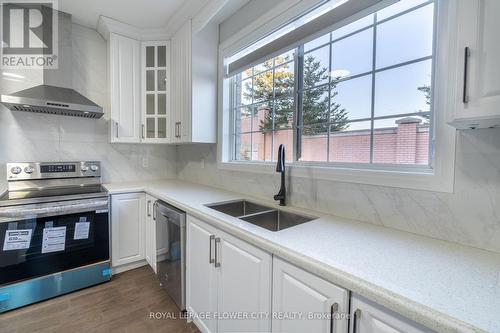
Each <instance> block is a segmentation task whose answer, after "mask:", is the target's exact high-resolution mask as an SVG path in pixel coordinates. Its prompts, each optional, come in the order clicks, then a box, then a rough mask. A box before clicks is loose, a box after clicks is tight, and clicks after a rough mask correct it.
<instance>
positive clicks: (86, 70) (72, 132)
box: [0, 24, 176, 186]
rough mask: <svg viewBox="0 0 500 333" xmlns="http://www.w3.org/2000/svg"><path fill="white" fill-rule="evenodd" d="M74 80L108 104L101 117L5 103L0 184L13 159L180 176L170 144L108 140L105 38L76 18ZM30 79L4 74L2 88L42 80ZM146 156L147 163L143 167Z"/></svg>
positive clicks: (124, 175) (118, 174) (122, 177)
mask: <svg viewBox="0 0 500 333" xmlns="http://www.w3.org/2000/svg"><path fill="white" fill-rule="evenodd" d="M72 29H73V86H74V88H75V89H76V90H78V91H79V92H80V93H82V94H83V95H84V96H86V97H87V98H90V99H91V100H92V101H94V102H96V103H97V104H99V105H101V106H103V107H104V109H105V112H106V115H105V116H104V117H102V118H101V119H98V120H96V119H82V118H76V117H64V116H54V115H45V114H35V113H25V112H11V111H10V110H8V109H7V108H5V107H4V106H3V105H0V142H1V146H0V186H1V185H5V182H6V169H5V163H6V162H11V161H75V160H76V161H79V160H98V161H101V162H102V172H103V181H104V182H109V181H126V180H135V179H158V178H175V176H176V174H175V172H176V165H175V160H176V149H175V147H173V146H165V145H130V144H110V143H109V134H108V128H109V114H108V113H109V109H108V84H107V77H106V73H107V54H106V52H107V51H106V41H105V40H104V39H103V38H102V37H101V36H100V35H99V34H98V33H97V32H96V31H95V30H92V29H88V28H85V27H82V26H80V25H76V24H73V25H72ZM19 74H24V75H29V78H28V80H20V81H12V80H8V79H7V78H5V77H3V76H2V77H1V78H0V93H1V94H9V93H13V92H16V91H19V90H22V89H26V88H30V87H32V86H35V85H37V84H40V83H41V76H40V73H29V72H26V71H25V73H19ZM144 157H147V159H148V167H147V168H143V167H142V160H143V158H144Z"/></svg>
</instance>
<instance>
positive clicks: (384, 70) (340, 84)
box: [219, 0, 455, 192]
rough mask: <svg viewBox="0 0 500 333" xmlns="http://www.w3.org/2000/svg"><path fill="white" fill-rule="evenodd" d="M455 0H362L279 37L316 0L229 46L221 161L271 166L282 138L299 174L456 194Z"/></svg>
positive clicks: (238, 166) (245, 167)
mask: <svg viewBox="0 0 500 333" xmlns="http://www.w3.org/2000/svg"><path fill="white" fill-rule="evenodd" d="M331 2H332V1H329V2H326V3H327V4H328V3H331ZM333 3H337V4H338V3H341V4H349V3H350V2H349V1H337V2H335V1H333ZM356 3H357V4H360V3H362V2H356V1H354V4H356ZM372 3H373V2H372ZM385 3H387V2H385ZM450 3H451V2H449V1H447V0H401V1H398V2H396V3H394V4H391V5H389V6H386V7H378V8H376V9H374V10H372V9H373V8H365V9H366V10H362V11H361V12H357V13H354V14H352V16H351V17H347V19H346V18H344V19H342V20H341V21H339V22H337V23H335V24H332V25H330V26H331V28H330V29H328V30H327V29H322V30H321V31H319V32H318V33H313V34H310V35H309V36H311V37H310V38H308V37H305V36H304V35H302V37H301V39H300V40H299V41H298V42H295V43H293V45H291V46H290V47H286V46H283V41H282V39H283V38H282V36H284V35H285V37H286V35H287V34H290V31H292V34H293V33H294V31H295V30H294V29H297V30H300V26H301V24H305V23H307V22H309V21H311V20H314V19H315V17H318V16H320V15H322V14H323V13H324V12H325V10H322V8H321V7H318V8H317V12H316V13H318V12H319V13H320V14H316V16H315V17H312V18H311V15H313V16H314V15H315V13H314V10H313V11H311V12H310V13H307V14H305V15H303V14H300V13H298V12H297V13H295V15H296V16H295V17H299V18H298V19H295V21H294V20H291V21H290V20H289V21H288V22H285V23H282V24H281V26H280V25H279V23H276V24H277V26H278V28H277V29H276V30H274V32H272V33H271V34H267V35H261V36H263V37H257V39H254V40H257V41H256V42H254V43H249V44H246V46H244V45H245V44H243V43H245V42H244V41H243V42H240V44H238V42H233V43H234V44H235V45H232V44H228V46H225V45H222V46H221V50H222V52H221V54H222V58H221V61H222V65H224V69H225V71H224V72H225V73H224V74H223V89H222V91H223V93H222V101H223V102H222V103H223V104H222V110H221V112H222V118H221V119H222V123H221V128H222V131H221V135H222V136H221V144H220V146H221V150H220V153H219V166H220V167H222V168H226V169H231V170H241V171H251V172H271V171H272V168H270V167H271V166H272V165H273V164H274V162H275V161H276V159H277V150H278V147H279V145H280V144H284V145H285V147H286V160H287V163H288V165H289V166H290V168H291V170H292V174H295V175H296V176H303V177H312V178H318V179H331V180H340V181H347V182H357V183H365V184H375V185H385V186H395V187H404V188H416V189H432V190H437V191H445V192H449V191H451V189H452V188H453V176H454V170H453V166H454V149H455V148H454V147H455V132H454V131H453V130H452V129H451V128H448V126H447V125H446V112H447V111H446V110H447V101H448V100H449V99H450V98H454V96H452V93H451V89H450V88H449V87H448V83H447V82H449V80H450V79H449V78H448V77H447V76H448V75H449V73H451V69H452V68H451V67H452V66H453V64H448V63H447V62H446V61H444V59H447V54H448V53H449V52H450V51H449V49H450V47H449V45H448V44H447V43H448V42H447V41H449V40H451V37H450V34H451V32H449V31H447V30H446V21H447V20H448V19H449V17H450V15H452V14H451V11H450V10H449V6H450ZM334 10H335V9H333V10H332V11H334ZM341 12H342V11H341ZM311 13H312V14H311ZM291 15H292V14H291ZM301 15H302V16H301ZM307 15H309V17H306V16H307ZM304 17H305V18H304ZM320 18H321V17H320ZM440 18H443V19H440ZM290 22H291V23H290ZM304 22H305V23H304ZM344 22H346V23H344ZM260 24H262V23H260ZM255 29H258V27H257V25H256V27H255ZM303 30H307V29H303ZM300 33H301V32H298V33H297V34H298V35H300ZM243 39H245V38H243ZM284 39H286V38H284ZM292 39H293V37H292ZM246 43H248V42H246ZM273 43H274V44H275V45H273ZM280 43H282V44H280ZM238 45H239V46H238ZM249 45H250V46H249ZM269 50H271V51H269ZM268 51H269V52H268ZM265 54H268V55H269V56H267V57H266V56H265ZM252 57H253V59H252ZM438 66H439V67H438ZM435 73H439V75H438V74H435ZM436 91H440V92H441V94H440V95H439V96H435V92H436ZM435 109H436V112H435ZM437 138H439V141H438V140H437ZM268 169H269V170H271V171H269V170H268Z"/></svg>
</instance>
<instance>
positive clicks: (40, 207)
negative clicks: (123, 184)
mask: <svg viewBox="0 0 500 333" xmlns="http://www.w3.org/2000/svg"><path fill="white" fill-rule="evenodd" d="M108 209H109V205H108V198H93V199H83V200H70V201H59V202H52V203H42V204H33V205H20V206H12V207H2V208H0V246H1V248H0V271H1V273H2V274H0V286H5V285H8V284H11V283H15V282H19V281H22V280H26V279H31V278H36V277H41V276H44V275H49V274H53V273H57V272H62V271H66V270H69V269H73V268H77V267H81V266H85V265H89V264H94V263H98V262H102V261H106V260H109V221H108Z"/></svg>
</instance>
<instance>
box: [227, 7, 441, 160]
mask: <svg viewBox="0 0 500 333" xmlns="http://www.w3.org/2000/svg"><path fill="white" fill-rule="evenodd" d="M434 2H435V0H429V1H426V2H423V3H421V4H418V5H416V6H414V7H411V8H408V9H406V10H403V11H401V12H399V13H396V14H394V15H391V16H389V17H386V18H384V19H382V20H380V21H377V12H375V13H373V14H371V15H373V23H372V24H370V25H368V26H365V27H362V28H360V29H357V30H355V31H352V32H350V33H347V34H345V35H342V36H341V37H339V38H336V39H333V31H332V32H330V33H329V42H327V43H324V44H321V45H318V46H316V47H314V48H311V49H308V50H307V52H304V48H303V45H301V46H299V47H298V48H296V49H295V57H294V58H292V60H288V61H285V62H283V63H280V64H279V65H276V57H275V58H273V59H272V60H273V66H272V72H273V73H272V74H273V86H272V89H273V91H272V100H265V101H259V102H255V101H254V100H253V97H254V93H253V88H254V82H252V103H251V104H248V105H239V106H238V105H234V106H233V109H234V108H236V109H238V108H239V109H241V108H243V107H255V106H257V105H258V104H262V103H265V102H269V103H270V102H271V101H272V102H273V103H271V110H272V128H271V130H270V131H269V132H271V133H272V143H271V147H272V149H271V160H272V161H274V148H275V147H274V142H275V133H276V132H277V131H280V129H277V128H276V124H275V115H276V103H274V101H275V100H276V95H275V93H276V92H275V88H276V85H275V79H276V77H275V70H276V67H278V66H283V65H285V64H288V65H289V64H291V63H294V83H295V84H294V96H295V98H294V109H295V111H294V119H293V124H292V128H287V129H286V130H292V131H293V132H294V133H295V134H294V135H293V139H294V140H293V141H294V158H293V160H294V161H295V162H297V161H299V159H300V153H301V147H300V146H301V143H300V142H301V137H302V132H301V130H302V129H303V128H304V127H314V126H326V127H327V154H326V155H327V157H326V158H327V161H326V162H327V163H329V164H332V162H330V136H331V126H332V125H335V124H337V123H336V122H335V121H332V112H331V105H332V98H331V95H332V89H331V85H332V76H331V75H329V76H328V82H326V83H323V84H319V85H317V86H312V87H307V88H303V86H301V85H300V81H301V80H303V72H302V73H301V69H300V68H299V69H297V67H300V66H302V67H303V59H304V55H305V54H308V53H312V52H314V51H316V50H319V49H321V48H323V47H325V46H327V45H328V49H329V56H328V58H329V63H328V73H330V72H331V71H332V48H333V44H334V43H336V42H339V41H341V40H343V39H346V38H349V37H351V36H354V35H356V34H359V33H360V32H362V31H365V30H368V29H371V28H373V44H372V68H371V70H370V71H367V72H362V73H358V74H355V75H349V76H347V77H342V78H340V79H338V80H335V81H336V84H339V83H342V82H346V81H350V80H353V79H356V78H360V77H363V76H367V75H371V76H372V84H371V110H370V112H371V117H370V118H359V119H352V120H351V119H348V120H347V122H348V123H349V124H350V123H359V122H363V121H370V123H371V126H370V162H369V164H374V163H373V151H374V127H375V121H376V120H384V119H390V118H400V117H408V116H429V117H430V119H432V114H433V107H432V100H433V97H432V96H433V95H432V94H431V106H430V109H429V111H418V112H413V113H400V114H390V115H386V116H378V117H376V116H375V92H376V90H375V89H376V87H375V81H376V74H377V73H380V72H383V71H387V70H391V69H395V68H399V67H405V66H408V65H411V64H415V63H420V62H424V61H427V60H431V62H432V65H431V73H432V78H431V91H433V86H434V79H433V78H434V62H435V59H434V50H435V43H436V38H435V36H436V12H437V11H436V9H435V8H434V18H433V24H434V27H433V45H432V55H430V56H424V57H420V58H416V59H412V60H408V61H404V62H401V63H396V64H393V65H390V66H385V67H381V68H378V69H377V68H376V65H377V57H376V56H377V27H378V26H379V25H381V24H383V23H385V22H388V21H391V20H394V19H396V18H398V17H400V16H403V15H405V14H408V13H411V12H413V11H416V10H418V9H420V8H422V7H425V6H427V5H430V4H433V3H434ZM300 58H302V59H300ZM301 60H302V64H301ZM265 62H267V61H265ZM265 62H264V63H265ZM268 70H269V69H266V70H263V71H260V72H257V73H256V71H255V67H253V68H252V74H251V75H250V76H248V77H246V78H245V79H244V80H241V74H238V75H237V76H238V77H239V78H240V79H239V80H238V79H237V80H236V81H237V82H238V81H239V82H240V83H241V82H243V81H245V80H248V79H251V80H254V79H255V77H256V76H257V75H259V74H261V73H264V72H266V71H268ZM298 81H299V83H298ZM237 82H236V84H237ZM323 87H327V88H328V106H327V107H328V109H327V110H328V119H329V121H328V122H326V123H312V124H308V125H304V124H303V121H302V119H298V118H299V117H302V110H301V109H300V108H301V107H302V105H301V101H300V100H301V97H300V96H303V93H305V92H307V91H309V90H312V89H320V88H323ZM297 97H298V98H297ZM279 98H289V96H288V95H286V96H281V97H279ZM233 100H234V99H233ZM250 112H251V115H252V112H253V111H250ZM235 121H236V118H235ZM251 124H252V125H251V126H252V130H251V132H237V133H235V134H234V135H235V137H236V136H238V135H239V134H249V133H250V134H251V136H252V137H251V145H252V148H251V160H253V156H252V155H253V133H260V132H261V131H259V132H256V131H254V130H253V121H252V122H251ZM433 125H434V124H433V121H431V122H430V125H429V151H428V156H429V160H428V165H432V162H433V161H432V158H431V157H432V156H433V151H432V150H431V149H430V148H431V147H432V141H433V139H432V137H431V135H432V133H433ZM233 128H236V126H234V127H233ZM233 151H235V153H236V150H235V149H233ZM235 159H237V160H238V158H235ZM259 162H262V161H260V160H259ZM300 163H304V164H325V162H320V161H303V162H300ZM333 164H339V165H345V164H351V163H349V162H347V163H346V162H333ZM354 164H356V163H354ZM363 164H364V163H363ZM376 164H377V165H381V166H384V165H386V166H394V164H384V163H376ZM396 166H397V165H396ZM405 167H410V168H412V167H415V168H419V167H421V165H405Z"/></svg>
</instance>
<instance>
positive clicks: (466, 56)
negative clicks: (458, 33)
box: [462, 46, 470, 104]
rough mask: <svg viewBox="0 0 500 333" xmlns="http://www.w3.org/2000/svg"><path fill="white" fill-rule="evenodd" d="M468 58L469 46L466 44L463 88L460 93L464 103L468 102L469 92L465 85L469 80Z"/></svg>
mask: <svg viewBox="0 0 500 333" xmlns="http://www.w3.org/2000/svg"><path fill="white" fill-rule="evenodd" d="M469 58H470V48H469V47H468V46H466V47H465V49H464V90H463V95H462V102H463V103H464V104H467V103H469V93H468V91H467V90H468V87H467V81H468V80H469Z"/></svg>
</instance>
